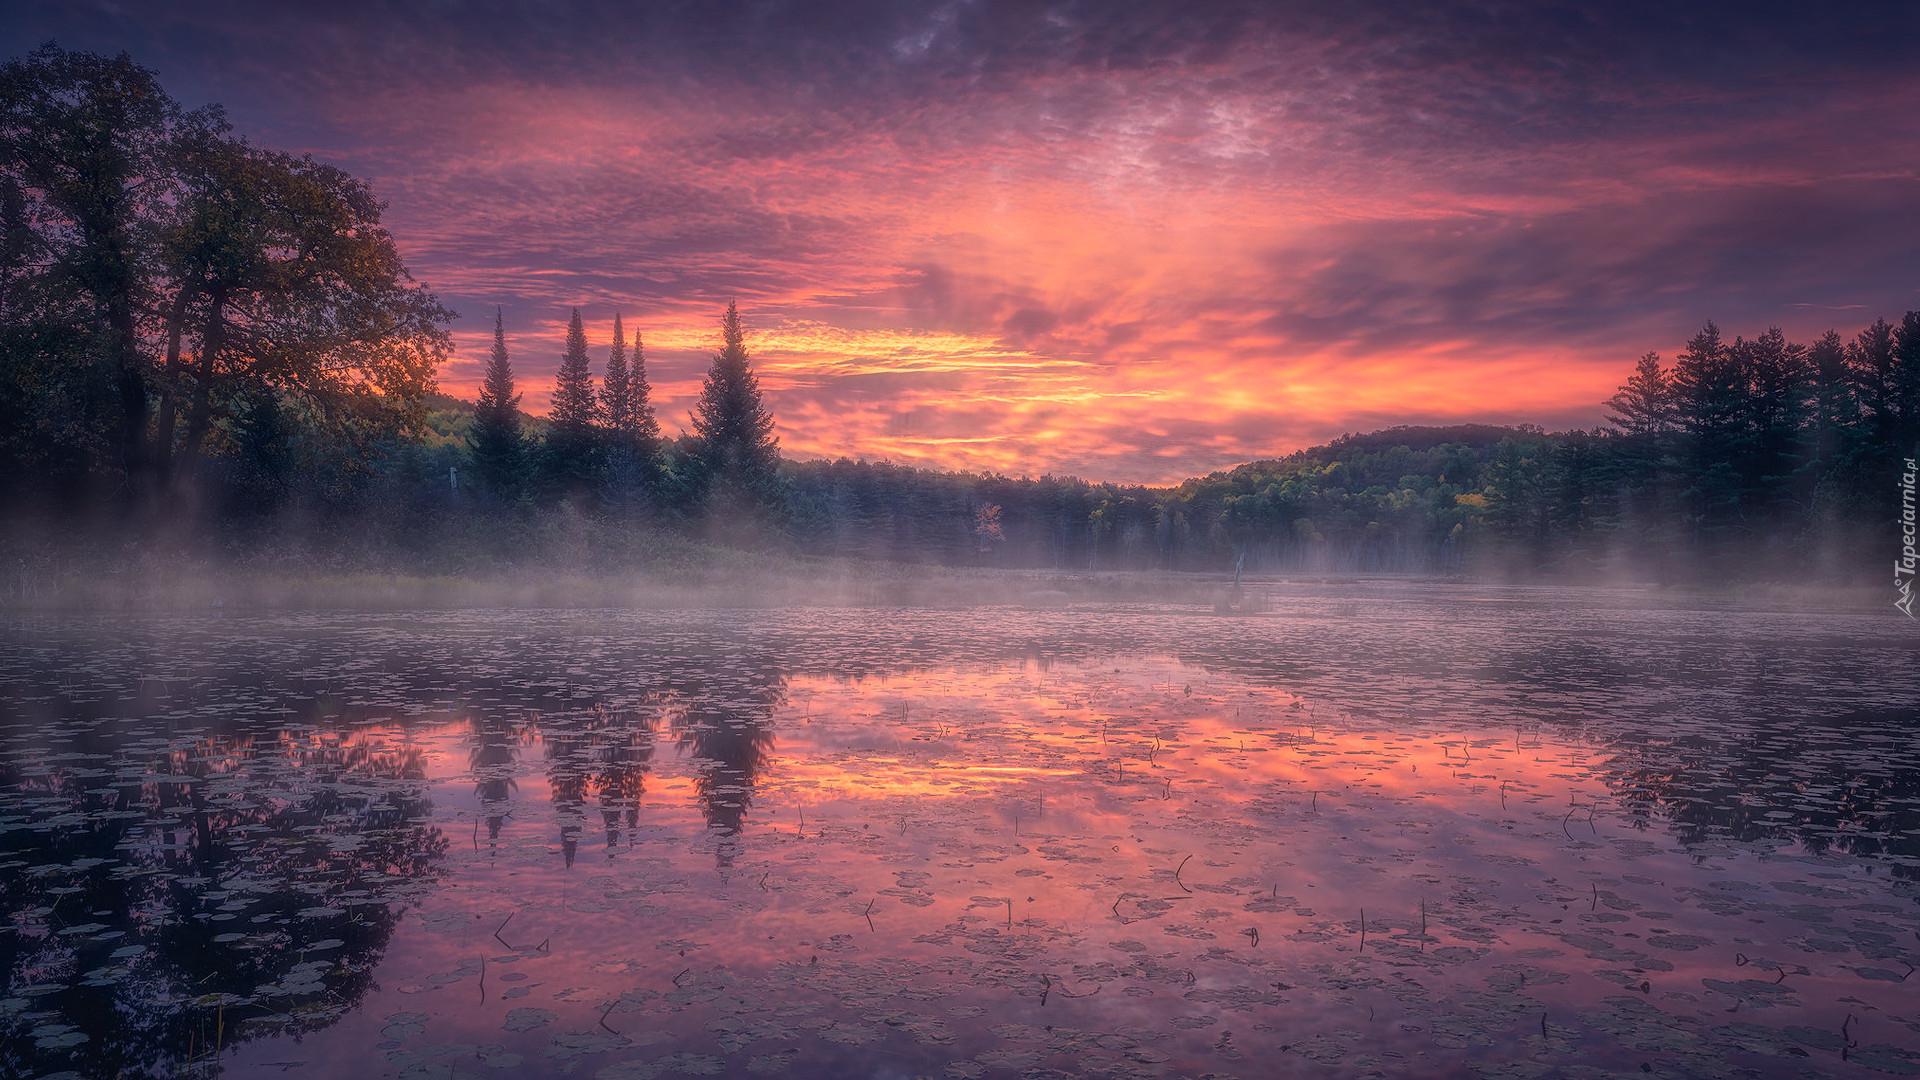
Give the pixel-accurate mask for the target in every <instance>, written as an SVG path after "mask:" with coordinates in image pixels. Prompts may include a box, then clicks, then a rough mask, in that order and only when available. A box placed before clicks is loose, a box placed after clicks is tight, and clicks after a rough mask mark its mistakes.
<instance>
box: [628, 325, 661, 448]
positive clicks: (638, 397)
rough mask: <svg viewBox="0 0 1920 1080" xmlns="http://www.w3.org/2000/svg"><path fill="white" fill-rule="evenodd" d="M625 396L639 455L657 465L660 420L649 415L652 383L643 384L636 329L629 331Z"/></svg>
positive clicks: (643, 367) (644, 363)
mask: <svg viewBox="0 0 1920 1080" xmlns="http://www.w3.org/2000/svg"><path fill="white" fill-rule="evenodd" d="M627 399H628V401H629V402H630V403H631V405H630V407H631V409H632V418H633V438H634V442H635V443H636V444H637V445H638V446H639V447H640V452H641V457H642V458H643V459H645V460H647V461H651V462H654V463H655V464H656V465H658V463H659V460H660V421H659V420H657V419H655V418H654V415H653V387H651V386H649V385H648V384H647V358H646V350H645V349H643V348H642V347H641V345H640V331H638V330H635V331H634V332H633V366H632V367H631V368H630V369H628V372H627Z"/></svg>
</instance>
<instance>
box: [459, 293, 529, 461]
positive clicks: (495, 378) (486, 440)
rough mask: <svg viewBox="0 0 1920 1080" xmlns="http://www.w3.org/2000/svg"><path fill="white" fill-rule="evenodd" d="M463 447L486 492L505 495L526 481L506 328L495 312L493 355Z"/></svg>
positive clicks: (517, 405)
mask: <svg viewBox="0 0 1920 1080" xmlns="http://www.w3.org/2000/svg"><path fill="white" fill-rule="evenodd" d="M467 447H468V453H469V454H470V455H471V457H472V458H473V471H474V472H475V473H476V474H477V476H478V479H479V481H480V483H481V484H482V485H484V486H485V487H486V488H487V489H488V490H490V491H493V492H494V493H496V494H500V495H506V494H510V493H512V492H515V491H517V490H518V489H519V487H520V485H521V483H522V482H523V481H524V480H525V478H526V444H525V442H524V441H523V440H522V438H521V435H520V395H519V394H516V393H514V390H513V364H512V362H511V361H509V359H508V357H507V334H506V328H505V326H504V324H503V323H502V321H501V316H500V312H499V311H498V310H496V311H495V312H494V314H493V354H492V355H491V356H489V357H488V358H487V377H486V381H485V382H483V383H482V384H481V386H480V401H479V403H478V404H476V405H475V406H474V409H473V427H472V429H471V430H470V433H469V436H468V442H467Z"/></svg>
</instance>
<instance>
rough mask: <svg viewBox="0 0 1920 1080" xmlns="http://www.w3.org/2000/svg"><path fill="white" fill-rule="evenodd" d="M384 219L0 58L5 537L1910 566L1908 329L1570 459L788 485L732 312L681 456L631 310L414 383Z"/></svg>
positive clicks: (580, 556)
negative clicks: (547, 402) (536, 382)
mask: <svg viewBox="0 0 1920 1080" xmlns="http://www.w3.org/2000/svg"><path fill="white" fill-rule="evenodd" d="M381 210H382V207H381V204H380V203H379V201H378V200H377V199H376V198H375V197H374V196H373V194H372V192H371V190H370V189H369V188H368V187H367V186H366V185H365V184H363V183H362V182H360V181H358V180H356V179H354V178H353V177H351V176H349V175H347V174H345V173H344V172H341V171H340V170H338V169H335V168H333V167H331V166H328V165H325V164H322V163H319V162H315V161H313V160H312V159H311V158H307V157H294V156H291V155H288V154H284V153H280V152H278V151H272V150H267V149H262V148H259V147H255V146H252V145H251V144H249V143H248V142H246V140H244V139H242V138H239V137H237V136H235V135H234V134H233V133H232V131H231V129H230V126H229V125H228V123H227V121H226V120H225V118H224V116H223V115H222V114H221V113H220V111H219V110H218V109H217V108H214V107H208V108H202V109H197V110H188V109H184V108H182V107H181V106H179V105H178V104H177V103H175V102H173V101H172V100H171V99H170V98H168V97H167V96H166V95H165V93H164V92H163V91H162V90H161V88H160V86H159V84H158V81H157V80H156V79H155V77H154V75H153V73H152V72H150V71H148V70H147V69H145V68H142V67H140V66H139V65H137V64H135V63H134V62H133V61H131V60H130V59H129V58H127V57H126V56H124V55H122V56H118V57H111V58H108V57H101V56H96V55H93V54H88V53H74V52H66V51H63V50H60V49H58V48H57V47H55V46H53V45H47V46H43V47H42V48H40V49H38V50H36V51H35V52H33V53H31V54H29V55H28V56H26V57H23V58H20V59H16V60H13V61H11V62H9V63H7V64H5V65H0V230H3V235H0V504H3V505H4V506H5V507H6V508H7V510H8V514H7V515H6V516H7V518H8V521H9V523H10V524H13V525H14V526H15V527H16V528H17V529H19V530H24V529H25V528H26V525H24V524H22V523H32V524H34V525H36V526H37V527H38V528H39V530H40V531H39V535H42V536H44V535H46V533H47V530H48V528H49V527H51V528H53V529H54V530H55V532H56V533H57V534H58V535H62V536H66V537H97V538H102V540H101V542H102V543H103V544H124V543H125V542H129V541H131V542H133V543H134V544H136V545H139V544H146V543H158V542H162V541H167V540H169V538H171V539H173V540H179V539H180V538H182V537H184V538H186V540H187V541H188V542H195V543H203V544H205V543H211V544H213V545H215V546H221V547H226V548H228V549H232V550H238V551H243V552H255V553H261V552H285V551H287V550H290V549H291V548H293V547H295V546H300V545H304V546H305V549H306V550H308V551H309V552H310V553H314V554H316V555H317V556H323V557H325V558H326V559H328V560H330V561H332V562H334V563H342V564H349V565H351V564H356V563H358V564H369V565H371V564H386V565H395V564H408V565H430V566H436V567H442V568H449V569H455V570H457V569H461V568H463V567H467V566H471V565H474V564H475V563H483V564H484V563H492V564H502V563H504V564H513V563H516V562H526V561H530V560H533V559H541V558H560V559H564V560H570V561H574V562H578V563H580V564H582V565H583V566H585V567H592V568H605V567H617V566H622V565H630V564H632V563H633V562H634V561H635V560H640V561H642V562H644V561H645V560H646V559H647V558H650V557H652V555H651V554H650V553H657V552H658V551H659V550H662V549H663V545H664V546H665V547H673V545H674V544H676V543H680V541H678V540H676V538H678V537H696V538H703V539H706V540H710V541H713V540H717V541H720V542H723V543H728V544H734V545H742V546H751V547H760V548H770V549H779V550H784V551H788V552H792V553H796V554H800V555H823V556H841V557H855V558H874V559H888V560H904V561H913V562H929V563H944V564H954V565H992V566H1004V567H1027V568H1049V569H1092V570H1100V569H1163V570H1206V571H1218V572H1233V571H1237V572H1249V571H1251V572H1262V573H1276V572H1277V573H1312V574H1354V573H1377V572H1405V573H1427V574H1432V573H1455V572H1469V571H1470V572H1476V573H1513V574H1518V575H1532V574H1547V575H1559V576H1569V575H1570V576H1608V575H1619V574H1623V573H1624V574H1630V575H1633V576H1638V577H1655V578H1662V579H1669V580H1692V579H1702V578H1706V579H1727V578H1740V577H1754V576H1771V577H1782V576H1803V575H1806V574H1809V573H1812V574H1826V575H1830V576H1835V577H1840V576H1846V575H1850V574H1854V573H1857V572H1858V570H1859V568H1861V567H1864V566H1875V565H1879V564H1881V563H1882V562H1884V556H1885V555H1886V554H1888V553H1889V551H1890V549H1891V548H1894V547H1897V544H1896V543H1895V539H1896V537H1897V535H1898V533H1897V529H1896V527H1895V526H1896V517H1897V514H1898V511H1899V500H1898V496H1897V492H1896V488H1895V483H1896V480H1897V479H1898V477H1899V475H1900V465H1901V463H1902V461H1904V460H1905V459H1906V458H1909V457H1912V456H1914V455H1915V453H1916V443H1917V442H1920V313H1916V312H1909V313H1907V314H1906V315H1905V317H1904V318H1903V319H1902V320H1901V321H1900V322H1899V323H1889V322H1887V321H1886V320H1884V319H1882V320H1878V321H1875V322H1874V323H1873V324H1872V325H1871V326H1868V327H1866V328H1864V329H1862V330H1859V331H1858V332H1856V333H1855V334H1853V336H1852V337H1850V338H1849V337H1843V336H1842V335H1840V334H1839V333H1838V332H1837V331H1832V332H1828V333H1827V334H1825V335H1824V336H1822V337H1821V338H1819V339H1818V340H1816V341H1814V342H1812V343H1811V344H1802V343H1796V342H1792V341H1789V340H1788V339H1787V338H1786V336H1785V335H1784V334H1783V333H1782V332H1781V331H1780V330H1778V329H1777V328H1774V329H1768V330H1766V331H1764V332H1762V333H1760V334H1758V335H1757V336H1755V337H1752V338H1750V339H1749V338H1745V337H1735V338H1733V339H1732V340H1730V341H1729V340H1727V339H1726V337H1725V336H1724V335H1723V334H1722V332H1721V331H1720V329H1719V328H1718V327H1717V326H1715V325H1714V324H1712V323H1708V324H1707V325H1706V326H1705V327H1704V328H1703V329H1702V330H1701V331H1700V332H1699V333H1698V334H1696V335H1695V336H1694V337H1693V338H1692V339H1691V340H1690V341H1688V342H1687V343H1686V344H1685V346H1684V348H1683V349H1682V350H1681V351H1680V352H1679V353H1678V354H1677V355H1676V356H1675V358H1674V359H1673V361H1672V362H1671V364H1669V363H1667V362H1665V361H1663V360H1662V359H1661V358H1660V357H1659V356H1658V355H1654V354H1649V355H1647V356H1645V357H1642V358H1641V359H1640V361H1639V363H1638V366H1637V367H1636V368H1635V369H1634V370H1633V372H1632V373H1631V374H1630V375H1629V376H1628V377H1627V379H1626V381H1625V383H1624V385H1623V386H1622V387H1621V388H1620V391H1619V393H1618V394H1617V395H1615V396H1614V397H1613V398H1612V399H1611V401H1609V402H1608V403H1607V404H1608V407H1609V410H1610V411H1609V420H1608V422H1607V424H1606V425H1605V426H1604V427H1600V428H1596V429H1594V430H1591V431H1570V432H1561V433H1548V432H1545V431H1542V430H1540V429H1538V428H1535V427H1528V426H1521V427H1492V426H1486V425H1461V426H1454V427H1444V428H1432V427H1422V428H1396V429H1391V430H1388V431H1381V432H1374V433H1371V434H1366V435H1349V436H1346V437H1343V438H1340V439H1336V440H1334V441H1333V442H1331V443H1329V444H1327V445H1325V446H1319V447H1314V448H1311V449H1308V450H1302V451H1299V452H1297V453H1294V454H1291V455H1288V456H1286V457H1282V458H1277V459H1269V460H1261V461H1254V462H1250V463H1247V464H1244V465H1241V466H1238V467H1236V468H1234V469H1231V470H1227V471H1223V472H1218V473H1214V474H1211V475H1208V476H1205V477H1199V478H1195V479H1191V480H1187V481H1185V482H1183V483H1181V484H1178V485H1174V486H1171V487H1149V486H1144V485H1122V484H1110V483H1098V482H1091V481H1086V480H1081V479H1077V478H1072V477H1053V476H1043V477H1039V478H1030V477H1019V478H1015V477H1008V476H1002V475H994V474H977V473H962V472H945V471H938V470H928V469H919V468H913V467H908V466H903V465H896V464H893V463H889V462H870V461H863V460H854V459H850V458H842V459H839V460H834V461H805V462H802V461H792V460H786V459H783V458H782V457H781V456H780V451H779V441H778V438H777V437H776V434H775V428H774V418H773V416H772V414H771V412H770V411H769V409H768V408H767V405H766V402H765V401H764V399H763V397H762V394H761V391H760V388H759V385H758V381H757V378H756V376H755V374H754V372H753V369H752V363H751V358H750V356H749V355H748V350H747V338H746V332H745V329H744V327H743V324H742V320H741V317H740V313H739V312H738V310H737V309H736V308H735V307H734V306H733V305H731V304H730V305H729V306H728V308H727V310H726V312H725V314H724V315H723V316H722V317H721V320H720V322H721V325H720V335H719V338H720V340H719V349H718V351H717V352H716V354H715V355H714V357H713V361H712V364H711V366H710V369H709V371H708V373H707V378H706V382H705V385H704V386H703V388H702V392H701V396H700V399H699V401H698V402H697V404H696V405H695V407H694V409H693V411H692V414H691V415H690V416H689V417H688V421H687V424H686V430H685V432H684V434H681V435H679V436H678V437H669V436H668V435H666V434H665V433H663V431H662V426H661V422H660V418H659V417H658V416H657V415H656V412H655V409H654V406H653V402H652V389H651V385H650V383H649V380H648V371H647V363H646V356H645V350H644V346H643V344H642V341H641V335H640V334H639V333H638V332H637V331H636V332H635V333H634V334H633V337H632V340H631V342H629V340H628V339H627V334H626V327H625V324H624V320H623V319H622V318H621V317H619V316H616V319H615V323H614V328H613V340H612V342H611V343H610V344H609V346H608V347H607V352H606V354H605V361H604V364H603V365H602V368H601V372H600V374H599V376H598V378H597V379H596V376H595V373H594V370H593V369H594V363H593V358H592V356H591V355H590V348H589V344H588V341H587V337H586V333H585V330H584V328H583V325H582V322H581V319H580V315H579V312H578V311H577V310H576V311H574V312H573V314H572V318H571V320H570V323H569V327H568V332H567V342H566V348H565V353H564V356H563V358H562V363H561V365H560V368H559V371H558V373H557V375H556V378H555V384H554V388H553V394H552V398H551V401H552V404H551V407H550V409H549V411H548V414H547V415H546V416H545V417H538V416H532V415H528V414H526V413H524V412H523V411H522V410H521V409H520V400H521V395H520V392H519V389H518V386H517V383H516V379H515V375H514V370H513V361H512V357H511V355H510V353H509V348H508V341H507V337H506V334H505V330H504V324H503V320H502V318H501V316H500V314H499V313H498V312H496V314H495V327H494V342H493V349H492V352H491V355H490V357H489V361H488V365H487V372H486V377H485V381H484V383H483V385H482V388H481V393H480V395H479V400H478V401H477V402H475V403H471V404H469V403H467V402H463V401H459V400H456V399H453V398H449V397H446V396H444V395H441V394H438V393H436V392H435V384H434V373H435V371H436V369H437V368H438V366H439V365H440V364H441V363H442V362H444V360H445V359H446V358H447V356H448V355H449V353H450V350H451V339H450V337H449V336H448V334H447V331H446V327H447V324H448V323H449V321H450V320H451V318H452V317H453V313H452V312H450V311H449V310H447V309H446V308H445V307H444V306H443V305H441V304H440V302H439V301H438V299H437V298H435V297H434V295H433V294H432V292H431V291H430V290H428V289H426V288H425V287H423V286H422V285H420V284H419V283H417V282H415V281H414V280H413V279H412V278H411V277H410V276H409V275H408V273H407V271H406V268H405V266H404V264H403V263H402V261H401V259H400V258H399V255H398V250H397V247H396V245H395V243H394V241H393V238H392V237H391V235H390V234H389V233H388V232H387V231H386V230H385V228H384V227H383V226H382V225H381V223H380V215H381ZM19 535H24V531H23V532H21V533H20V534H19ZM19 535H16V536H15V537H14V538H13V539H11V540H6V542H8V543H15V544H16V546H17V545H18V543H22V542H24V541H20V539H19ZM583 538H584V539H583ZM0 539H3V538H0ZM676 550H679V551H680V552H681V554H682V555H686V557H697V555H688V554H687V552H689V551H691V549H688V548H685V546H684V544H682V546H681V547H680V548H678V549H676ZM676 557H678V556H676Z"/></svg>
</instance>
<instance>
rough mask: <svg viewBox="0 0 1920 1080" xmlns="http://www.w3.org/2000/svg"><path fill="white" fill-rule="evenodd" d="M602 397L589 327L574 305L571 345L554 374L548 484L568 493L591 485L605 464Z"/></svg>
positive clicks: (569, 330) (549, 417) (569, 334)
mask: <svg viewBox="0 0 1920 1080" xmlns="http://www.w3.org/2000/svg"><path fill="white" fill-rule="evenodd" d="M600 415H601V414H600V403H599V401H598V395H596V394H595V393H594V390H593V370H592V367H591V362H590V361H589V360H588V359H587V331H586V329H585V328H584V327H583V326H582V325H581V323H580V309H579V308H574V309H573V321H572V322H570V323H569V324H568V325H567V351H566V353H565V354H564V355H563V356H562V357H561V358H560V370H559V372H558V373H556V374H555V376H554V380H553V401H552V404H551V405H549V407H548V409H547V445H546V461H545V466H546V468H545V472H546V479H547V484H548V487H549V488H550V489H552V490H553V491H554V492H556V493H557V494H560V495H562V496H567V495H575V494H579V493H581V492H583V491H586V490H588V489H590V488H591V487H592V486H593V484H594V483H595V481H596V480H597V479H598V478H599V472H600V467H601V464H602V461H601V458H602V449H603V447H602V443H601V437H600V436H601V431H600V423H599V422H600Z"/></svg>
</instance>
